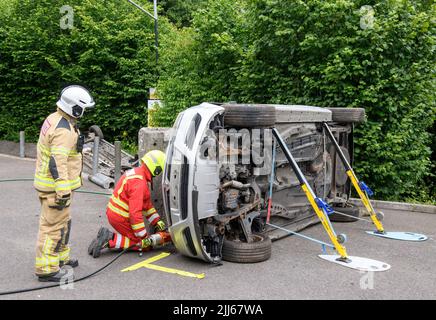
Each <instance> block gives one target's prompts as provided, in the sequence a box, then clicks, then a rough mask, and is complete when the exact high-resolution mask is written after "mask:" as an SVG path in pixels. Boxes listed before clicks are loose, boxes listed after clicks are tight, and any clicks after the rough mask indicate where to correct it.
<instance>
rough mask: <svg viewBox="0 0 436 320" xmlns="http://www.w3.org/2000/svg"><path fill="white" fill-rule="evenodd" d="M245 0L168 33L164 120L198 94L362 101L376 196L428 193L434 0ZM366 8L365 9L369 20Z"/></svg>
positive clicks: (369, 175)
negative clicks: (372, 20) (181, 29)
mask: <svg viewBox="0 0 436 320" xmlns="http://www.w3.org/2000/svg"><path fill="white" fill-rule="evenodd" d="M246 2H247V3H248V4H247V6H243V5H242V4H241V2H235V1H233V2H231V1H228V0H218V1H209V3H208V10H207V11H199V13H198V14H197V15H196V16H195V18H194V20H193V26H192V28H191V29H188V30H183V31H181V32H180V33H179V34H178V36H175V37H174V38H170V39H168V40H169V42H168V44H167V47H168V48H169V49H168V50H167V52H166V58H165V59H166V62H165V70H164V72H163V76H162V77H161V79H160V82H159V89H160V94H161V96H162V97H163V99H164V101H165V107H164V108H162V109H161V110H160V117H161V119H162V124H165V125H167V124H170V123H172V121H173V120H174V118H175V116H176V115H177V112H178V111H180V110H182V109H184V108H186V107H189V106H191V105H194V104H198V103H200V102H202V101H214V100H215V101H226V100H227V101H228V100H237V101H238V102H256V103H283V104H308V105H316V106H321V107H363V108H365V109H366V112H367V115H368V121H367V122H366V123H365V124H364V125H361V126H359V127H358V128H357V130H356V164H357V165H356V168H357V171H358V174H359V175H360V176H361V177H362V178H363V179H364V180H366V181H367V182H368V183H369V184H370V185H371V186H373V187H374V189H375V190H376V196H377V197H378V198H381V199H400V198H404V197H419V198H421V199H422V198H423V194H428V192H431V191H429V190H431V187H430V189H429V188H428V187H427V188H425V187H424V185H425V181H429V177H428V174H429V172H430V168H431V162H430V155H431V148H430V145H431V137H430V134H429V131H430V127H431V125H432V123H433V122H434V119H435V107H436V105H435V89H436V87H435V79H434V75H435V65H436V64H435V62H436V61H435V56H436V55H435V52H434V50H435V6H434V4H433V3H432V2H429V1H423V2H419V3H418V4H417V3H416V2H410V1H405V0H390V1H383V2H379V1H351V0H327V1H326V0H308V1H300V0H298V1H292V2H289V1H279V0H250V1H246ZM363 5H371V6H372V8H373V12H374V18H375V20H374V23H373V24H372V23H371V19H370V18H371V16H369V17H368V16H367V15H366V12H368V10H366V11H365V10H363V11H362V9H361V7H362V6H363ZM365 16H366V18H365ZM426 179H427V180H426ZM433 181H434V180H433Z"/></svg>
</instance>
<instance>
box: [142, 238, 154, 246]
mask: <svg viewBox="0 0 436 320" xmlns="http://www.w3.org/2000/svg"><path fill="white" fill-rule="evenodd" d="M152 245H153V241H152V240H151V239H150V238H145V239H142V241H141V246H142V248H147V247H150V246H152Z"/></svg>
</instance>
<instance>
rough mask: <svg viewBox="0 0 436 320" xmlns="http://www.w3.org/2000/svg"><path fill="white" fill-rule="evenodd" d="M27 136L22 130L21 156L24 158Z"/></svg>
mask: <svg viewBox="0 0 436 320" xmlns="http://www.w3.org/2000/svg"><path fill="white" fill-rule="evenodd" d="M25 141H26V140H25V136H24V131H20V158H24V157H25V152H24V151H25V150H24V147H25V144H24V143H25Z"/></svg>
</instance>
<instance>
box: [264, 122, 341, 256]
mask: <svg viewBox="0 0 436 320" xmlns="http://www.w3.org/2000/svg"><path fill="white" fill-rule="evenodd" d="M272 131H273V135H274V137H275V139H276V141H277V143H278V144H279V146H280V148H281V149H282V150H283V153H284V154H285V156H286V159H287V160H288V162H289V164H290V165H291V167H292V170H293V171H294V172H295V174H296V175H297V178H298V181H299V182H300V186H301V189H303V191H304V193H305V194H306V197H307V199H308V200H309V203H310V204H311V206H312V208H313V210H314V211H315V213H316V215H317V216H318V218H319V220H320V221H321V223H322V225H323V227H324V229H325V231H326V232H327V235H328V236H329V238H330V241H331V242H332V244H333V246H334V247H335V250H336V252H337V253H338V254H339V256H340V257H339V258H338V260H339V261H343V262H348V261H349V259H348V255H347V250H346V248H345V246H343V245H342V243H344V242H345V240H346V236H345V235H343V234H339V235H336V233H335V230H334V229H333V226H332V224H331V222H330V219H329V218H328V215H329V214H330V213H332V212H333V209H332V208H331V207H330V206H329V205H328V204H327V203H326V202H324V200H322V199H321V198H318V197H317V196H316V195H315V192H314V191H313V190H312V188H311V186H310V185H309V183H308V182H307V180H306V177H305V176H304V174H303V173H302V172H301V170H300V168H299V167H298V164H297V162H296V161H295V159H294V157H293V156H292V154H291V152H290V150H289V148H288V146H287V145H286V143H285V142H284V141H283V138H282V137H281V135H280V133H279V132H278V131H277V129H276V128H273V130H272Z"/></svg>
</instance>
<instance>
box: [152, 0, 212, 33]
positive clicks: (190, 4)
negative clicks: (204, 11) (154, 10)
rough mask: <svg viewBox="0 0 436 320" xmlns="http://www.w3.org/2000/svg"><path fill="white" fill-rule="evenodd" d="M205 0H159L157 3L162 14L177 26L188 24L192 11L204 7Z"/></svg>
mask: <svg viewBox="0 0 436 320" xmlns="http://www.w3.org/2000/svg"><path fill="white" fill-rule="evenodd" d="M206 2H207V1H206V0H183V1H180V0H161V1H158V5H159V6H160V7H161V8H162V9H163V14H164V15H165V16H166V17H167V18H168V20H169V21H171V22H172V23H174V24H175V25H176V26H177V27H187V26H190V24H191V20H192V15H193V13H194V12H195V11H196V10H198V9H199V8H202V7H204V4H205V3H206Z"/></svg>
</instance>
